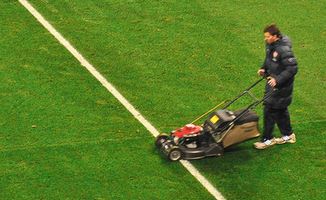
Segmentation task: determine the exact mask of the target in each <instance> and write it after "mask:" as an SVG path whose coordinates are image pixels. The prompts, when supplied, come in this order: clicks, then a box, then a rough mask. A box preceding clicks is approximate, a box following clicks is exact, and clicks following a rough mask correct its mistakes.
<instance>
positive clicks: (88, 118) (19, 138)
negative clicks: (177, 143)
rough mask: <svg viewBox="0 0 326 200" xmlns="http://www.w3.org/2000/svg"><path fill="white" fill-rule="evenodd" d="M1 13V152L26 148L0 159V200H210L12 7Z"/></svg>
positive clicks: (24, 13)
mask: <svg viewBox="0 0 326 200" xmlns="http://www.w3.org/2000/svg"><path fill="white" fill-rule="evenodd" d="M0 7H1V10H2V14H3V15H1V20H0V23H1V27H2V31H3V32H2V33H3V36H4V37H3V38H1V39H0V46H1V51H0V60H1V62H0V68H1V72H2V73H1V74H0V76H1V80H2V83H3V84H1V93H0V94H1V112H0V114H1V115H0V117H1V129H0V137H1V141H0V148H1V149H10V148H14V147H17V146H20V147H26V148H27V149H24V150H22V151H20V150H19V151H10V150H9V151H6V152H0V176H1V182H0V190H1V193H0V199H58V198H59V199H62V198H63V199H92V198H99V199H101V198H102V199H103V198H104V199H157V198H159V199H170V197H171V196H170V195H171V193H172V194H176V193H178V191H179V187H182V188H184V189H186V190H188V192H187V193H185V194H179V195H178V198H180V199H189V196H188V195H191V197H193V198H194V199H200V198H205V199H213V197H212V196H211V195H210V194H209V193H208V192H207V191H206V190H204V188H203V187H202V186H201V185H200V184H199V183H198V182H197V181H196V180H195V179H194V178H193V177H192V176H191V175H190V174H189V173H188V172H187V171H186V170H184V169H183V168H182V167H180V164H178V163H175V164H174V165H169V164H167V163H166V161H165V160H164V159H162V158H161V157H159V156H158V155H157V152H156V151H155V150H154V149H153V138H152V137H151V135H150V134H148V133H147V131H146V129H145V128H144V127H143V126H140V124H139V123H138V121H137V120H135V119H134V118H133V117H132V115H131V114H130V113H128V112H125V109H124V108H123V107H122V106H121V105H120V104H119V103H118V101H117V100H116V99H114V98H113V97H112V96H111V95H110V94H108V93H107V91H106V90H105V89H104V88H102V87H98V82H97V81H96V80H95V79H93V78H92V77H90V76H89V74H88V73H87V72H86V71H85V70H84V69H83V68H80V65H79V63H78V62H76V61H75V60H74V59H72V58H73V57H72V56H71V55H70V54H68V53H67V52H66V51H65V50H63V48H62V47H61V46H60V45H59V44H58V43H57V42H56V41H55V40H54V39H53V38H52V36H51V35H50V34H48V33H47V32H45V31H44V29H43V28H42V27H40V26H39V24H38V23H36V21H35V19H34V18H33V17H32V16H31V15H30V14H29V13H28V12H27V11H26V10H25V9H24V8H23V7H22V6H21V5H19V3H18V2H6V3H1V4H0ZM17 44H19V45H17ZM33 125H36V126H33ZM125 137H127V138H130V137H136V140H135V141H130V142H129V141H125V140H124V138H125ZM138 137H141V138H142V139H140V140H139V139H138ZM111 138H112V139H117V140H116V141H115V142H113V143H112V142H103V143H100V144H97V143H87V142H85V143H84V144H78V145H72V146H69V145H68V146H57V147H51V148H48V147H47V145H50V146H51V145H53V144H60V143H71V142H74V141H97V140H99V141H101V140H104V141H105V140H106V139H111ZM119 139H121V140H119ZM34 146H38V147H39V148H32V149H28V147H34ZM166 177H173V179H167V178H166ZM180 180H182V181H180ZM121 186H123V187H121ZM171 187H172V188H171Z"/></svg>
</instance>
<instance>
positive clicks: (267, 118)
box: [262, 105, 293, 141]
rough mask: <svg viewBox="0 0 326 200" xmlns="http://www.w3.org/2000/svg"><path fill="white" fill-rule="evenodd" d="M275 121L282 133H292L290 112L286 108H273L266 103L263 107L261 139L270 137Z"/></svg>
mask: <svg viewBox="0 0 326 200" xmlns="http://www.w3.org/2000/svg"><path fill="white" fill-rule="evenodd" d="M275 123H276V124H277V126H278V128H279V129H280V131H281V133H282V135H287V136H289V135H291V134H292V133H293V131H292V127H291V122H290V114H289V111H288V108H287V107H286V108H282V109H275V108H271V107H269V106H268V105H265V107H264V134H263V138H262V140H263V141H264V140H269V139H272V138H273V137H274V136H273V130H274V126H275Z"/></svg>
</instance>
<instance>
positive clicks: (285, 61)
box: [262, 36, 298, 109]
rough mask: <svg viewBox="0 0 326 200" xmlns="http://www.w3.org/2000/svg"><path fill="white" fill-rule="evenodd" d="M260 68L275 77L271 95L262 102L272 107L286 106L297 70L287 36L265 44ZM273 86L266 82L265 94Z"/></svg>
mask: <svg viewBox="0 0 326 200" xmlns="http://www.w3.org/2000/svg"><path fill="white" fill-rule="evenodd" d="M262 69H265V72H266V74H267V75H268V76H271V77H273V78H275V79H276V86H275V87H276V88H277V90H275V91H274V93H273V95H272V96H271V97H270V98H268V99H266V100H265V102H264V104H265V105H268V106H270V107H272V108H277V109H281V108H286V107H287V106H289V105H290V104H291V101H292V91H293V82H294V76H295V74H296V73H297V71H298V67H297V61H296V59H295V57H294V55H293V52H292V44H291V41H290V39H289V38H288V37H287V36H283V37H281V38H280V39H279V40H278V41H276V42H274V43H272V44H270V45H269V44H266V58H265V62H264V64H263V67H262ZM272 90H273V88H272V87H271V86H269V85H268V84H266V87H265V95H266V94H267V93H269V92H270V91H272Z"/></svg>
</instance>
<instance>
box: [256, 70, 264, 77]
mask: <svg viewBox="0 0 326 200" xmlns="http://www.w3.org/2000/svg"><path fill="white" fill-rule="evenodd" d="M257 74H258V75H259V76H264V75H265V70H264V69H259V70H258V71H257Z"/></svg>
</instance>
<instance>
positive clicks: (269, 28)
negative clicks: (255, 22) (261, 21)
mask: <svg viewBox="0 0 326 200" xmlns="http://www.w3.org/2000/svg"><path fill="white" fill-rule="evenodd" d="M267 32H268V33H270V34H271V35H276V36H277V37H278V38H279V37H281V31H280V29H279V28H278V27H277V26H276V24H270V25H267V26H266V27H265V28H264V33H267Z"/></svg>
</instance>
